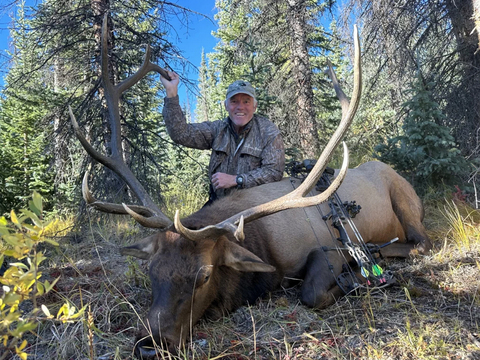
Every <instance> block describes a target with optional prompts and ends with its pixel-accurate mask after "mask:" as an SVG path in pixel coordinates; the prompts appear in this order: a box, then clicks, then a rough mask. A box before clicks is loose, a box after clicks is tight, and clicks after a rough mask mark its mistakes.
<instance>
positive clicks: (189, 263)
mask: <svg viewBox="0 0 480 360" xmlns="http://www.w3.org/2000/svg"><path fill="white" fill-rule="evenodd" d="M103 32H104V36H103V39H104V41H105V39H106V36H105V32H106V27H105V26H104V29H103ZM355 48H356V56H355V85H354V90H353V94H352V100H351V101H350V102H349V101H348V99H347V98H346V96H345V94H343V92H342V91H341V89H340V88H339V87H338V83H337V81H336V78H335V76H334V74H333V71H331V77H332V81H333V83H334V87H335V90H336V92H337V95H338V97H339V99H340V101H341V102H342V113H343V115H342V120H341V122H340V125H339V127H338V129H337V131H336V132H335V134H334V135H333V137H332V139H330V141H329V143H328V144H327V146H326V147H325V150H324V152H323V153H322V155H321V156H320V158H319V159H318V161H317V163H316V165H315V167H314V168H313V170H312V171H311V173H310V174H309V176H308V177H307V178H306V179H305V181H303V182H302V183H300V182H299V181H296V182H295V181H291V180H290V179H289V178H285V179H283V180H282V181H280V182H276V183H270V184H265V185H261V186H258V187H254V188H249V189H245V190H240V191H237V192H234V193H233V194H232V195H231V196H228V197H225V198H222V199H220V200H218V201H216V202H214V203H213V204H211V205H209V206H206V207H204V208H202V209H201V210H199V211H197V212H196V213H194V214H192V215H190V216H188V217H187V218H185V219H182V220H180V219H179V217H178V212H177V215H176V216H175V220H174V222H173V223H172V221H171V220H170V219H168V218H167V217H166V216H165V215H164V214H163V213H162V212H161V211H160V210H159V209H158V208H157V207H156V206H155V205H154V204H153V201H152V200H151V199H150V197H149V196H148V194H146V192H145V191H144V189H143V187H142V186H141V184H140V182H138V180H137V179H136V178H135V177H134V176H133V174H132V173H131V171H130V170H129V169H128V167H127V166H126V165H125V163H124V162H123V160H121V159H122V157H121V156H119V154H116V153H115V151H112V156H111V157H106V156H104V155H102V154H100V153H98V152H97V151H96V150H95V149H93V147H92V146H91V145H90V144H89V143H88V141H86V140H85V138H84V136H83V135H82V133H81V132H80V129H79V127H78V124H77V122H76V120H75V118H74V116H73V113H72V112H71V119H72V123H73V125H74V128H75V131H76V134H77V137H78V138H79V139H80V141H81V143H82V145H83V146H84V147H85V149H86V150H87V152H88V153H89V154H90V155H91V156H92V157H93V158H94V159H96V160H97V161H99V162H101V163H102V164H104V165H105V166H107V167H109V168H110V169H112V170H114V171H115V172H117V173H118V174H119V176H121V177H122V178H123V179H124V180H125V181H126V183H127V184H128V185H129V187H130V189H131V190H132V192H133V193H135V194H136V196H137V197H138V199H139V201H140V202H141V203H142V205H140V206H138V205H137V206H126V205H123V206H122V205H117V204H110V203H105V202H101V201H98V200H96V199H95V198H94V197H93V195H92V194H91V193H90V190H89V189H88V185H87V179H88V174H86V176H85V178H84V183H83V194H84V198H85V200H86V201H87V203H88V204H89V205H91V206H92V207H94V208H96V209H98V210H100V211H105V212H111V213H121V214H127V213H128V214H130V215H131V216H133V217H134V218H135V219H136V220H137V221H138V222H139V223H141V224H142V225H145V226H149V227H156V228H160V229H162V230H161V231H159V232H157V233H155V234H153V235H151V236H149V237H147V238H145V239H143V240H140V241H139V242H137V243H136V244H134V245H132V246H128V247H126V248H123V249H122V250H121V252H122V254H124V255H131V256H136V257H138V258H141V259H147V260H150V268H149V276H150V279H151V284H152V304H151V306H150V310H149V313H148V317H147V319H146V320H147V321H145V324H147V329H146V330H145V331H143V333H142V335H141V336H139V338H138V341H137V342H136V352H137V354H139V355H141V356H142V357H153V356H155V351H153V350H151V349H152V345H154V344H157V345H159V346H164V347H166V348H168V349H169V350H172V351H174V349H175V348H176V347H177V346H181V345H182V343H183V342H184V341H185V340H186V339H187V337H188V336H189V334H190V331H191V328H192V326H193V325H194V324H195V323H196V322H197V321H198V320H199V319H200V318H201V317H202V316H207V317H212V318H215V317H219V316H222V315H224V314H225V313H226V312H229V311H232V310H234V309H236V308H237V307H239V306H241V305H244V304H247V303H253V302H254V301H255V300H256V299H257V298H258V297H261V296H262V295H264V294H265V293H267V292H269V291H271V290H274V289H276V288H277V287H279V286H280V284H281V282H282V280H283V279H284V278H285V277H291V278H298V279H303V283H302V285H301V295H300V296H301V301H302V302H303V303H304V304H306V305H308V306H311V307H317V308H320V307H324V306H328V305H329V304H331V303H332V302H333V301H335V298H336V296H338V295H339V294H340V292H339V289H338V286H336V283H335V277H336V276H338V274H339V273H340V272H341V270H342V264H343V263H344V261H345V260H344V259H343V258H342V257H341V256H340V255H339V254H338V253H337V252H333V251H332V252H328V253H326V252H325V251H324V250H323V247H324V246H332V237H331V234H330V230H331V229H329V225H328V224H327V223H325V222H324V221H323V220H322V214H326V213H328V212H329V210H328V206H327V205H325V204H322V203H323V202H325V201H326V200H327V199H328V198H329V196H331V195H332V194H333V193H334V192H335V191H337V193H338V194H339V195H340V197H341V198H342V199H345V200H355V201H356V202H357V203H358V204H360V205H361V206H362V211H361V212H360V214H358V215H357V216H356V218H355V219H354V220H355V224H356V226H357V228H358V230H359V231H360V233H361V235H362V237H363V239H364V240H365V241H366V242H371V243H378V244H382V243H385V242H388V241H390V240H391V239H393V238H395V237H398V238H399V239H400V241H398V242H397V243H395V244H393V245H390V246H388V247H387V248H385V251H382V254H383V255H384V256H399V257H406V256H408V255H409V254H410V253H411V252H412V251H414V250H415V251H418V252H420V253H425V252H427V251H429V250H430V248H431V245H430V241H429V239H428V237H427V235H426V233H425V229H424V227H423V225H422V219H423V208H422V204H421V202H420V199H419V198H418V196H417V195H416V194H415V191H414V190H413V188H412V187H411V186H410V184H408V182H407V181H406V180H404V179H403V178H402V177H401V176H399V175H398V174H397V173H396V172H395V171H393V170H392V169H391V168H390V167H388V166H387V165H385V164H383V163H380V162H369V163H366V164H363V165H361V166H359V167H358V168H356V169H352V170H349V171H348V174H347V167H348V152H347V151H346V146H344V158H345V159H344V164H343V166H342V169H341V170H337V171H336V178H335V180H334V181H333V182H332V184H331V185H330V186H329V188H328V189H327V190H325V191H324V192H323V193H317V192H315V191H314V190H312V189H313V187H314V186H315V184H316V182H317V180H318V179H319V177H320V176H321V174H322V173H323V171H324V169H325V167H326V165H327V163H328V160H329V158H330V157H331V155H332V152H333V150H334V149H335V147H336V146H337V145H338V143H339V142H340V140H341V138H342V137H343V135H344V134H345V132H346V130H347V129H348V127H349V125H350V123H351V121H352V119H353V116H354V114H355V111H356V108H357V106H358V102H359V99H360V87H361V86H360V83H361V81H360V79H361V77H360V51H359V43H358V35H357V34H356V36H355ZM106 57H107V53H106V45H105V44H104V46H103V48H102V61H103V62H104V64H103V65H104V66H103V69H104V71H102V80H103V84H104V88H105V92H106V99H107V104H108V106H109V110H110V114H111V115H110V122H111V126H112V127H117V126H118V127H117V129H119V128H120V126H119V123H120V121H119V115H118V113H119V112H118V100H119V98H120V95H121V93H122V92H123V91H125V90H126V89H127V88H129V87H131V86H132V85H133V84H135V83H136V82H137V81H138V80H139V79H140V78H141V77H143V76H144V75H145V74H146V73H147V72H149V71H151V70H154V71H158V72H162V71H163V70H162V69H160V68H159V67H158V66H156V65H154V64H151V63H150V62H149V60H148V49H147V54H146V58H145V62H144V64H143V66H142V67H141V69H140V70H139V71H138V72H137V73H136V74H134V75H133V76H132V77H131V78H128V79H126V80H125V81H124V82H122V83H120V84H118V85H116V86H114V85H112V84H111V83H110V82H109V79H108V74H107V68H106V65H105V63H106V61H104V60H105V59H106ZM162 74H163V75H164V74H165V72H163V73H162ZM164 76H165V75H164ZM112 139H115V137H113V136H112ZM117 141H118V142H119V141H120V139H119V138H118V140H117ZM115 148H117V149H120V148H121V146H119V144H117V146H115V147H114V150H115ZM342 181H343V183H342ZM340 185H341V186H340ZM307 195H308V196H307ZM313 205H317V206H313ZM327 257H328V261H327ZM330 265H331V266H330Z"/></svg>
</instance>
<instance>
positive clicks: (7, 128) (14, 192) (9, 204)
mask: <svg viewBox="0 0 480 360" xmlns="http://www.w3.org/2000/svg"><path fill="white" fill-rule="evenodd" d="M17 24H18V25H17V27H16V28H17V29H18V30H15V29H14V30H12V31H11V37H12V47H13V53H12V54H11V55H12V59H13V67H12V70H11V71H10V73H9V74H8V75H7V76H6V78H5V83H6V89H7V90H6V91H5V92H4V94H3V95H4V96H3V97H2V98H0V144H1V146H0V158H1V159H2V160H1V165H2V166H1V168H0V213H3V212H6V211H9V210H10V209H12V208H18V207H21V206H26V199H27V198H29V197H30V196H31V194H32V192H33V191H34V190H36V191H37V192H38V193H40V194H42V195H43V196H48V195H50V194H51V193H52V191H53V181H52V174H53V172H52V171H49V165H50V160H51V157H52V154H51V153H50V154H49V153H46V152H44V149H45V148H46V146H47V144H48V142H49V140H50V139H49V138H48V137H47V134H48V130H47V129H46V128H48V127H49V125H48V124H45V123H44V122H43V119H44V117H45V115H46V113H47V112H48V109H49V108H51V102H52V100H53V95H52V92H51V91H50V89H49V88H48V87H46V86H45V84H44V83H43V82H42V77H41V74H40V73H35V72H34V69H35V67H36V66H37V61H38V56H39V52H38V51H37V50H36V48H35V47H34V46H33V42H32V39H31V37H30V33H29V22H28V21H27V20H26V18H25V9H24V7H23V6H20V8H19V10H18V20H17ZM24 72H30V73H32V74H34V75H32V76H31V77H30V78H29V79H28V81H22V83H20V84H19V83H18V82H16V81H15V79H16V75H17V74H18V73H24ZM45 130H47V131H45Z"/></svg>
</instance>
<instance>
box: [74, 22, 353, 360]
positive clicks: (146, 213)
mask: <svg viewBox="0 0 480 360" xmlns="http://www.w3.org/2000/svg"><path fill="white" fill-rule="evenodd" d="M106 38H107V36H106V16H105V18H104V25H103V30H102V52H101V54H102V83H103V87H104V90H105V98H106V101H107V105H108V109H109V121H110V126H111V131H112V154H111V156H109V157H107V156H105V155H103V154H101V153H99V152H98V151H97V150H95V149H94V148H93V147H92V145H91V144H90V143H89V142H88V141H87V140H86V138H85V137H84V135H83V134H82V132H81V131H80V128H79V126H78V124H77V121H76V120H75V117H74V115H73V112H72V111H71V109H70V117H71V121H72V124H73V127H74V129H75V133H76V136H77V137H78V139H79V140H80V142H81V143H82V145H83V147H84V148H85V150H86V151H87V153H88V154H89V155H90V156H91V157H92V158H93V159H95V160H96V161H98V162H100V163H101V164H103V165H104V166H106V167H108V168H109V169H111V170H113V171H114V172H115V173H116V174H118V175H119V176H120V177H121V178H122V179H123V180H124V181H125V182H126V183H127V185H128V186H129V187H130V189H131V190H132V192H133V193H134V194H135V195H136V197H137V198H138V200H139V202H140V203H141V205H125V204H121V205H120V204H113V203H108V202H103V201H99V200H97V199H95V197H94V196H93V195H92V193H91V191H90V190H89V188H88V177H89V175H88V173H86V174H85V176H84V179H83V183H82V193H83V197H84V199H85V201H86V203H87V204H88V205H89V206H91V207H93V208H95V209H97V210H99V211H103V212H107V213H115V214H129V215H131V216H132V217H133V218H134V219H135V220H136V221H137V222H139V223H140V224H141V225H143V226H146V227H151V228H157V229H161V231H159V232H157V233H155V234H153V235H151V236H149V237H147V238H145V239H143V240H140V241H139V242H137V243H136V244H134V245H132V246H128V247H125V248H123V249H122V250H121V253H122V254H123V255H131V256H135V257H137V258H140V259H145V260H150V269H149V276H150V279H151V284H152V295H153V296H152V305H151V308H150V311H149V314H148V318H147V321H145V323H144V325H145V328H146V329H147V330H148V332H149V333H150V335H151V336H149V337H148V339H144V338H143V337H144V336H140V337H139V338H138V344H137V346H136V349H137V351H138V353H139V354H141V355H142V356H143V357H151V356H154V355H155V351H154V350H153V347H151V346H153V345H154V344H155V343H156V344H157V345H160V346H162V345H163V346H164V347H165V348H166V349H168V350H170V351H174V349H175V347H177V346H181V345H182V343H183V342H184V341H185V339H186V338H187V336H188V335H189V332H190V330H191V328H192V326H193V324H195V323H196V321H197V320H198V319H199V318H200V317H201V316H202V315H203V314H205V312H206V311H207V312H208V308H209V306H210V305H211V303H212V301H214V299H215V297H216V296H217V294H218V292H219V287H220V282H221V278H222V276H224V274H225V273H229V274H230V275H232V274H234V275H232V276H235V274H238V273H239V272H258V273H273V272H274V271H275V267H273V266H272V265H270V264H267V263H265V262H264V261H262V259H260V258H259V257H258V256H257V255H255V254H254V253H253V252H251V251H248V250H247V249H245V248H244V247H242V246H241V244H242V241H243V240H244V237H245V235H244V225H245V224H247V223H249V222H252V221H253V220H255V219H259V218H261V217H264V216H268V215H270V214H273V213H276V212H279V211H283V210H286V209H292V208H298V207H306V206H313V205H316V204H319V203H321V202H323V201H326V200H327V199H328V198H329V196H330V195H332V194H333V192H335V191H336V190H337V188H338V187H339V186H340V184H341V182H342V180H343V178H344V177H345V174H346V172H347V168H348V151H347V148H346V146H345V144H344V162H343V165H342V169H341V171H340V174H339V175H338V176H337V178H336V179H335V180H334V181H333V183H332V185H331V186H330V187H329V188H328V189H327V190H326V191H324V192H323V193H321V194H319V195H316V196H306V195H307V194H308V193H309V192H310V190H311V189H312V188H313V187H314V185H315V184H316V182H317V181H318V179H319V177H320V176H321V174H322V173H323V171H324V169H325V167H326V165H327V163H328V161H329V159H330V157H331V156H332V153H333V151H334V149H335V148H336V147H337V145H338V144H339V142H340V141H341V138H342V137H343V135H344V134H345V132H346V131H347V129H348V127H349V126H350V124H351V122H352V120H353V117H354V114H355V112H356V109H357V107H358V103H359V100H360V88H361V71H360V50H359V40H358V34H357V30H356V28H355V67H354V69H355V83H354V90H353V94H352V101H351V102H349V101H348V99H347V98H346V96H345V94H343V92H342V91H341V89H340V88H339V86H338V83H337V81H336V78H335V76H334V73H333V70H330V71H331V74H332V75H331V77H332V81H333V83H334V87H335V90H336V92H337V96H338V97H339V99H340V101H341V102H342V120H341V122H340V124H339V127H338V129H337V130H336V131H335V133H334V135H333V136H332V138H331V139H330V140H329V142H328V144H327V146H326V147H325V149H324V151H323V153H322V155H321V156H320V158H319V159H318V161H317V163H316V165H315V167H314V168H313V170H312V171H311V173H310V174H309V176H308V177H307V178H306V179H305V181H304V182H303V183H302V185H301V186H300V187H298V188H297V189H296V190H294V191H292V192H291V193H289V194H287V195H284V196H282V197H279V198H278V199H275V200H273V201H270V202H268V203H265V204H261V205H258V206H255V207H251V208H249V209H247V210H244V211H240V212H238V213H237V214H235V215H233V216H231V217H229V218H228V219H226V220H223V221H221V222H219V223H217V224H216V225H208V226H203V224H192V223H188V224H186V226H185V225H183V224H182V222H181V221H180V217H179V213H178V211H177V212H176V215H175V218H174V221H173V222H172V221H171V220H170V219H169V218H168V217H167V216H166V215H165V214H163V212H162V211H161V210H160V209H159V208H158V207H157V206H156V205H155V203H154V202H153V201H152V199H151V198H150V196H149V195H148V194H147V192H146V191H145V189H144V188H143V186H142V185H141V183H140V182H139V181H138V180H137V179H136V177H135V176H134V175H133V173H132V171H131V170H130V169H129V168H128V166H127V165H126V164H125V162H124V161H123V157H122V156H121V153H120V149H121V144H120V141H121V136H120V116H119V99H120V95H121V94H122V93H123V92H124V91H126V90H127V89H128V88H130V87H132V86H133V85H134V84H136V83H137V82H138V81H139V80H140V79H141V78H143V77H144V76H145V75H146V74H147V73H148V72H150V71H156V72H159V73H160V74H161V75H162V76H164V77H166V78H168V74H167V73H166V71H165V70H163V69H161V68H160V67H159V66H157V65H155V64H152V63H151V62H150V61H149V48H148V47H147V51H146V54H145V60H144V63H143V65H142V66H141V68H140V69H139V70H138V71H137V72H136V73H135V74H134V75H132V76H130V77H129V78H127V79H126V80H124V81H123V82H121V83H120V84H118V85H114V84H112V83H111V81H110V79H109V76H108V66H107V46H106ZM342 94H343V95H342ZM244 191H248V189H247V190H244ZM204 211H208V210H204ZM143 335H146V332H144V333H143Z"/></svg>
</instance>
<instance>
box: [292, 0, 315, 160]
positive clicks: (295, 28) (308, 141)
mask: <svg viewBox="0 0 480 360" xmlns="http://www.w3.org/2000/svg"><path fill="white" fill-rule="evenodd" d="M287 4H288V14H287V22H288V25H289V28H290V33H291V42H290V44H291V45H290V47H291V54H292V55H291V56H292V63H293V69H292V72H293V76H294V80H295V93H296V99H297V101H296V105H297V106H296V108H297V113H296V117H297V122H298V131H299V132H300V144H299V145H300V150H301V151H302V152H303V154H304V156H306V157H307V158H315V157H316V154H317V153H318V152H319V148H320V142H319V140H318V127H317V122H316V116H315V109H314V105H313V90H312V72H311V66H310V59H309V54H308V47H307V34H306V25H307V23H306V13H307V7H306V6H307V5H306V2H305V1H304V0H287Z"/></svg>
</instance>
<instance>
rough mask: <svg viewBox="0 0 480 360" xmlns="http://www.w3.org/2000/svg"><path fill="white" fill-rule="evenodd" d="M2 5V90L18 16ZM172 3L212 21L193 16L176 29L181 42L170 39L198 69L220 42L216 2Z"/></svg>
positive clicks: (29, 0) (31, 3)
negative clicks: (14, 20)
mask: <svg viewBox="0 0 480 360" xmlns="http://www.w3.org/2000/svg"><path fill="white" fill-rule="evenodd" d="M3 1H4V0H0V88H1V87H3V77H4V76H5V74H6V72H7V70H8V66H7V62H8V56H7V50H8V46H9V41H10V39H9V27H11V24H12V20H11V16H13V15H14V13H15V8H9V9H4V8H3V7H4V5H3ZM10 2H11V0H9V1H8V3H10ZM172 2H173V3H176V4H178V5H179V6H182V7H184V8H187V9H190V10H192V11H195V12H197V13H201V14H204V15H207V16H208V17H210V19H211V20H209V19H206V18H204V17H202V16H199V15H191V16H190V17H189V23H188V28H186V27H181V26H179V27H178V28H177V32H178V38H179V39H177V38H175V39H171V41H173V42H174V43H175V44H176V45H177V46H178V48H180V49H181V50H182V52H183V55H184V56H185V58H186V59H187V60H188V61H190V62H191V63H192V64H194V65H195V66H197V67H198V66H199V65H200V61H201V54H202V49H204V50H205V52H206V53H208V52H211V51H212V50H213V47H214V46H215V45H216V43H217V39H216V38H214V37H213V36H212V35H211V32H212V31H214V30H216V29H217V27H216V24H215V23H214V22H213V20H214V19H213V17H214V15H215V14H216V9H215V0H173V1H172ZM38 3H41V0H26V4H27V5H28V6H35V5H36V4H38ZM2 5H3V6H2ZM160 65H161V64H160ZM189 78H191V79H194V80H196V79H197V74H194V73H193V74H189ZM182 94H183V99H181V101H182V102H184V101H186V99H185V89H184V88H182V87H181V88H180V96H181V97H182ZM190 100H191V101H193V100H194V99H193V98H191V99H190Z"/></svg>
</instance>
